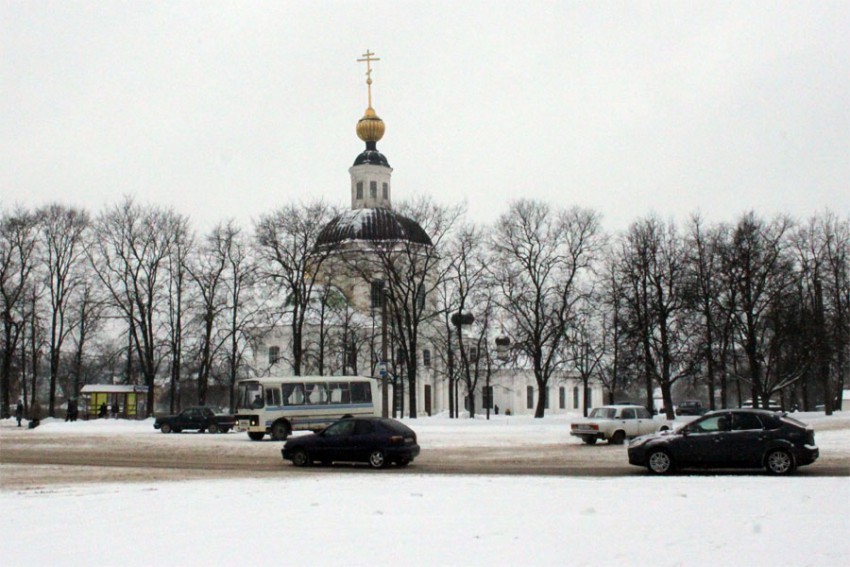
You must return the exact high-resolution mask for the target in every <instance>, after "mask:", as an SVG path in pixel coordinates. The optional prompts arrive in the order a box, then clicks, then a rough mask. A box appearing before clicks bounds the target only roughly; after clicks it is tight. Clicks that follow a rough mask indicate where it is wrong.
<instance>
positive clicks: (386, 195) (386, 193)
mask: <svg viewBox="0 0 850 567" xmlns="http://www.w3.org/2000/svg"><path fill="white" fill-rule="evenodd" d="M389 198H390V184H389V183H384V199H389Z"/></svg>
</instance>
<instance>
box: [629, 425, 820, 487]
mask: <svg viewBox="0 0 850 567" xmlns="http://www.w3.org/2000/svg"><path fill="white" fill-rule="evenodd" d="M818 456H819V450H818V447H817V445H815V433H814V431H813V430H812V428H811V427H809V426H807V425H806V424H805V423H802V422H800V421H797V420H796V419H794V418H792V417H790V416H788V415H786V414H784V413H778V412H772V411H767V410H754V409H750V410H747V409H738V410H719V411H715V412H711V413H709V414H706V415H705V416H703V417H701V418H699V419H697V420H695V421H692V422H691V423H689V424H687V425H685V426H683V427H680V428H679V429H677V430H676V431H667V432H665V433H660V434H654V435H644V436H643V437H637V438H635V439H634V440H633V441H632V442H631V443H630V444H629V463H631V464H633V465H637V466H641V467H646V468H648V469H649V471H650V472H653V473H655V474H667V473H670V472H672V471H674V470H675V469H677V468H679V469H685V468H707V469H721V468H741V469H746V468H752V469H754V468H762V467H763V468H765V469H766V470H767V472H768V473H770V474H776V475H782V474H788V473H791V472H793V471H794V469H796V468H797V467H799V466H803V465H808V464H811V463H813V462H815V460H816V459H817V458H818Z"/></svg>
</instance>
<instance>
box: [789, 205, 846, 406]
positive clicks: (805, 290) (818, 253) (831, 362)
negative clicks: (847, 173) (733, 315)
mask: <svg viewBox="0 0 850 567" xmlns="http://www.w3.org/2000/svg"><path fill="white" fill-rule="evenodd" d="M848 226H850V225H848V223H847V222H846V221H845V222H843V223H842V222H841V221H839V219H838V218H837V217H836V216H835V215H833V214H831V213H824V214H821V215H817V216H815V217H813V218H811V219H810V220H809V222H808V223H807V224H804V225H802V226H800V227H799V228H798V230H797V231H796V232H795V234H794V236H793V242H794V247H795V249H796V253H797V261H798V263H799V266H800V270H801V273H800V278H801V280H800V285H799V288H800V292H801V293H800V297H799V301H801V302H802V303H803V306H802V309H803V311H805V312H806V316H804V319H805V320H804V321H801V325H802V326H804V327H805V328H806V330H805V331H804V333H805V337H806V340H807V343H808V344H807V345H806V346H807V347H808V348H802V349H800V350H801V353H804V354H806V355H808V357H809V358H810V363H811V367H812V369H813V374H814V376H815V377H816V380H817V383H818V384H819V385H820V388H821V391H822V394H823V400H824V409H825V412H826V414H827V415H830V414H832V412H833V410H835V409H837V407H840V403H841V402H840V397H839V396H837V395H836V392H841V389H842V388H843V383H844V381H843V373H844V372H845V371H846V368H845V366H846V358H847V354H846V350H847V339H846V336H847V334H846V327H847V320H846V316H847V315H846V313H847V305H848V304H847V295H848V293H850V292H848V291H847V288H848V284H847V271H848V268H847V265H848V255H850V228H848ZM842 288H843V289H842ZM800 362H801V363H802V361H800ZM806 385H807V384H806V383H805V381H804V392H805V391H807V388H806ZM804 397H805V398H808V396H804ZM806 401H808V400H806ZM807 409H808V408H807Z"/></svg>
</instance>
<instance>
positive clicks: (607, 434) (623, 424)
mask: <svg viewBox="0 0 850 567" xmlns="http://www.w3.org/2000/svg"><path fill="white" fill-rule="evenodd" d="M667 429H670V425H669V424H668V423H667V422H665V421H662V420H660V419H659V420H656V419H653V418H652V415H650V413H649V412H648V411H646V408H645V407H643V406H635V405H612V406H600V407H598V408H593V409H592V410H591V411H590V415H588V416H587V417H586V418H583V419H580V420H577V421H575V422H573V423H572V425H571V426H570V435H575V436H576V437H581V439H582V441H584V442H585V443H587V444H588V445H593V444H594V443H596V441H597V440H599V439H602V440H603V441H608V443H610V444H611V445H622V444H623V441H625V440H626V437H629V438H631V437H639V436H641V435H646V434H647V433H655V432H657V431H665V430H667Z"/></svg>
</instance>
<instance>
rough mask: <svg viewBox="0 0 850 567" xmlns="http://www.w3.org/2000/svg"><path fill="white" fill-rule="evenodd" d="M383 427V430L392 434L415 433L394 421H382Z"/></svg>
mask: <svg viewBox="0 0 850 567" xmlns="http://www.w3.org/2000/svg"><path fill="white" fill-rule="evenodd" d="M381 426H383V428H384V429H386V430H387V431H390V432H391V433H398V434H399V435H410V434H411V433H413V430H412V429H410V428H409V427H408V426H406V425H405V424H403V423H399V422H398V421H394V420H392V419H382V420H381Z"/></svg>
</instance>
